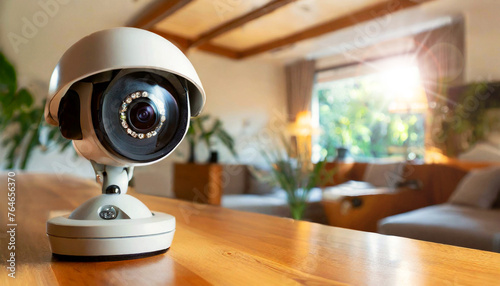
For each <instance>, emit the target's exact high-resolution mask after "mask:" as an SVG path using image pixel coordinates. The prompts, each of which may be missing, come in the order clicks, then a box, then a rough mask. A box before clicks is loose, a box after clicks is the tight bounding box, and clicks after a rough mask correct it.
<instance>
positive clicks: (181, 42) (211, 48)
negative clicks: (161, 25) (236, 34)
mask: <svg viewBox="0 0 500 286" xmlns="http://www.w3.org/2000/svg"><path fill="white" fill-rule="evenodd" d="M150 31H151V32H153V33H155V34H158V35H160V36H162V37H164V38H165V39H167V40H169V41H171V42H172V43H173V44H175V45H176V46H177V47H178V48H179V49H180V50H181V51H183V52H184V53H185V52H187V51H188V50H189V48H190V47H191V44H192V42H193V41H192V40H189V39H186V38H184V37H181V36H179V35H174V34H171V33H168V32H164V31H160V30H157V29H150ZM198 49H200V50H202V51H206V52H210V53H214V54H217V55H221V56H225V57H228V58H231V59H240V58H241V54H240V53H239V52H237V51H233V50H231V49H228V48H225V47H221V46H217V45H214V44H210V43H204V44H202V45H200V46H199V47H198Z"/></svg>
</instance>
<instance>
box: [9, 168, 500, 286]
mask: <svg viewBox="0 0 500 286" xmlns="http://www.w3.org/2000/svg"><path fill="white" fill-rule="evenodd" d="M0 182H1V183H0V190H1V191H0V204H2V207H1V209H2V213H1V214H0V216H1V226H2V232H1V233H2V236H1V251H0V253H1V259H2V261H3V263H5V261H6V259H7V249H6V243H7V239H8V238H7V236H6V235H5V234H6V211H5V210H6V205H7V193H6V192H7V190H6V189H7V179H6V176H0ZM99 192H100V188H99V186H98V185H96V184H95V183H93V182H91V181H88V180H82V179H76V178H72V177H68V176H57V175H42V174H38V175H32V174H18V175H17V176H16V199H17V200H16V206H17V209H16V216H17V221H16V222H17V224H18V227H17V233H16V238H17V241H16V243H17V248H16V258H17V269H16V278H15V279H12V278H9V277H8V276H7V270H6V268H5V267H2V269H1V270H0V285H169V284H178V285H209V284H217V285H297V284H312V285H498V283H499V281H500V280H499V279H500V254H497V253H491V252H485V251H478V250H472V249H466V248H459V247H454V246H447V245H441V244H435V243H429V242H423V241H417V240H411V239H406V238H398V237H391V236H384V235H379V234H375V233H366V232H359V231H354V230H348V229H343V228H336V227H329V226H324V225H320V224H314V223H309V222H304V221H295V220H292V219H284V218H278V217H271V216H266V215H261V214H254V213H244V212H239V211H233V210H228V209H224V208H221V207H216V206H210V205H200V204H193V203H190V202H185V201H178V200H172V199H167V198H160V197H154V196H148V195H142V194H137V195H136V196H137V197H138V198H139V199H141V200H142V201H143V202H144V203H145V204H146V205H148V206H149V207H150V208H151V209H152V210H157V211H163V212H167V213H170V214H172V215H174V216H175V217H176V219H177V229H176V233H175V237H174V241H173V244H172V247H171V249H170V250H169V251H168V252H167V253H165V254H162V255H158V256H154V257H149V258H143V259H137V260H129V261H117V262H92V263H89V262H85V263H84V262H61V261H57V260H54V259H53V258H52V255H51V253H50V249H49V244H48V239H47V237H46V234H45V222H46V220H47V219H48V218H49V216H51V215H59V214H61V213H64V212H67V211H69V210H72V209H74V208H76V207H77V206H78V205H80V204H81V203H82V202H84V201H85V200H86V199H88V198H90V197H92V196H94V195H97V194H99Z"/></svg>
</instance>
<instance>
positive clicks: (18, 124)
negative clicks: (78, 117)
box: [0, 52, 71, 169]
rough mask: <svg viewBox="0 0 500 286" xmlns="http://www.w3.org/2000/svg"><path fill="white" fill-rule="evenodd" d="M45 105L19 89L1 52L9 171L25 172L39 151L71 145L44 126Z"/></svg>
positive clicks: (0, 94) (0, 122)
mask: <svg viewBox="0 0 500 286" xmlns="http://www.w3.org/2000/svg"><path fill="white" fill-rule="evenodd" d="M44 105H45V102H42V105H41V106H40V105H34V100H33V96H32V95H31V93H30V92H29V91H28V90H27V89H25V88H21V89H19V88H18V86H17V77H16V71H15V69H14V66H13V65H12V64H11V63H10V62H9V61H8V60H7V59H6V58H5V56H4V55H3V54H2V53H1V52H0V132H1V133H2V137H3V141H2V146H3V147H4V148H7V156H6V158H5V162H6V166H5V167H6V168H7V169H13V168H19V169H25V168H26V167H27V164H28V161H29V159H30V157H31V155H32V152H33V150H35V149H36V148H39V149H40V150H42V151H46V150H47V149H50V147H52V146H58V147H59V148H60V149H61V151H62V150H64V149H66V148H67V147H68V146H69V145H70V143H71V141H70V140H67V139H65V138H63V137H62V136H61V135H60V132H59V130H58V128H57V127H54V126H51V125H48V124H46V123H45V120H44V118H43V112H44V108H43V106H44ZM42 130H46V131H47V132H42ZM43 134H47V135H45V136H46V137H45V138H42V135H43Z"/></svg>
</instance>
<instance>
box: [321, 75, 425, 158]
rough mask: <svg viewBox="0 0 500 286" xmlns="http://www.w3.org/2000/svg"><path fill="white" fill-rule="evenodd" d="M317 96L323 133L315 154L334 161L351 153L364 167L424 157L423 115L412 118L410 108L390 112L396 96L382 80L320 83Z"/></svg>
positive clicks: (348, 79)
mask: <svg viewBox="0 0 500 286" xmlns="http://www.w3.org/2000/svg"><path fill="white" fill-rule="evenodd" d="M315 93H316V98H317V100H318V103H319V105H318V112H319V123H320V127H321V129H322V130H323V132H322V134H321V135H320V136H319V140H318V141H317V142H316V143H317V144H316V146H315V150H316V151H318V150H319V152H320V154H321V155H325V154H330V156H331V158H330V159H333V158H332V157H333V156H334V154H336V152H335V149H336V148H339V147H346V148H348V149H349V150H350V153H351V155H352V156H353V157H354V158H355V159H356V160H360V161H363V160H369V159H371V158H387V157H405V156H406V155H407V152H413V153H414V154H415V155H416V156H417V158H419V157H422V156H423V149H424V137H425V133H424V125H425V124H424V123H425V122H424V120H425V116H424V114H421V113H414V112H411V105H410V106H409V107H408V110H404V111H401V110H399V111H394V110H390V104H391V102H392V101H393V100H394V96H395V95H393V94H390V92H388V91H387V88H386V86H384V83H383V82H381V81H380V79H379V78H378V77H377V76H374V75H368V76H360V77H355V78H347V79H342V80H337V81H332V82H327V83H320V84H318V85H317V86H316V88H315ZM396 96H397V95H396ZM407 147H408V149H407ZM332 155H333V156H332Z"/></svg>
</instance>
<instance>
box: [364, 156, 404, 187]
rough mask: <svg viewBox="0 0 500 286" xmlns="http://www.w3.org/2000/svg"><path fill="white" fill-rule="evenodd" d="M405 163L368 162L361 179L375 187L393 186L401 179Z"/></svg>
mask: <svg viewBox="0 0 500 286" xmlns="http://www.w3.org/2000/svg"><path fill="white" fill-rule="evenodd" d="M404 166H405V163H403V162H400V163H389V164H368V166H367V167H366V170H365V174H364V175H363V181H365V182H367V183H370V184H372V185H373V186H375V187H388V188H394V187H395V186H396V185H397V184H398V183H399V182H401V181H402V175H403V172H404Z"/></svg>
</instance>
